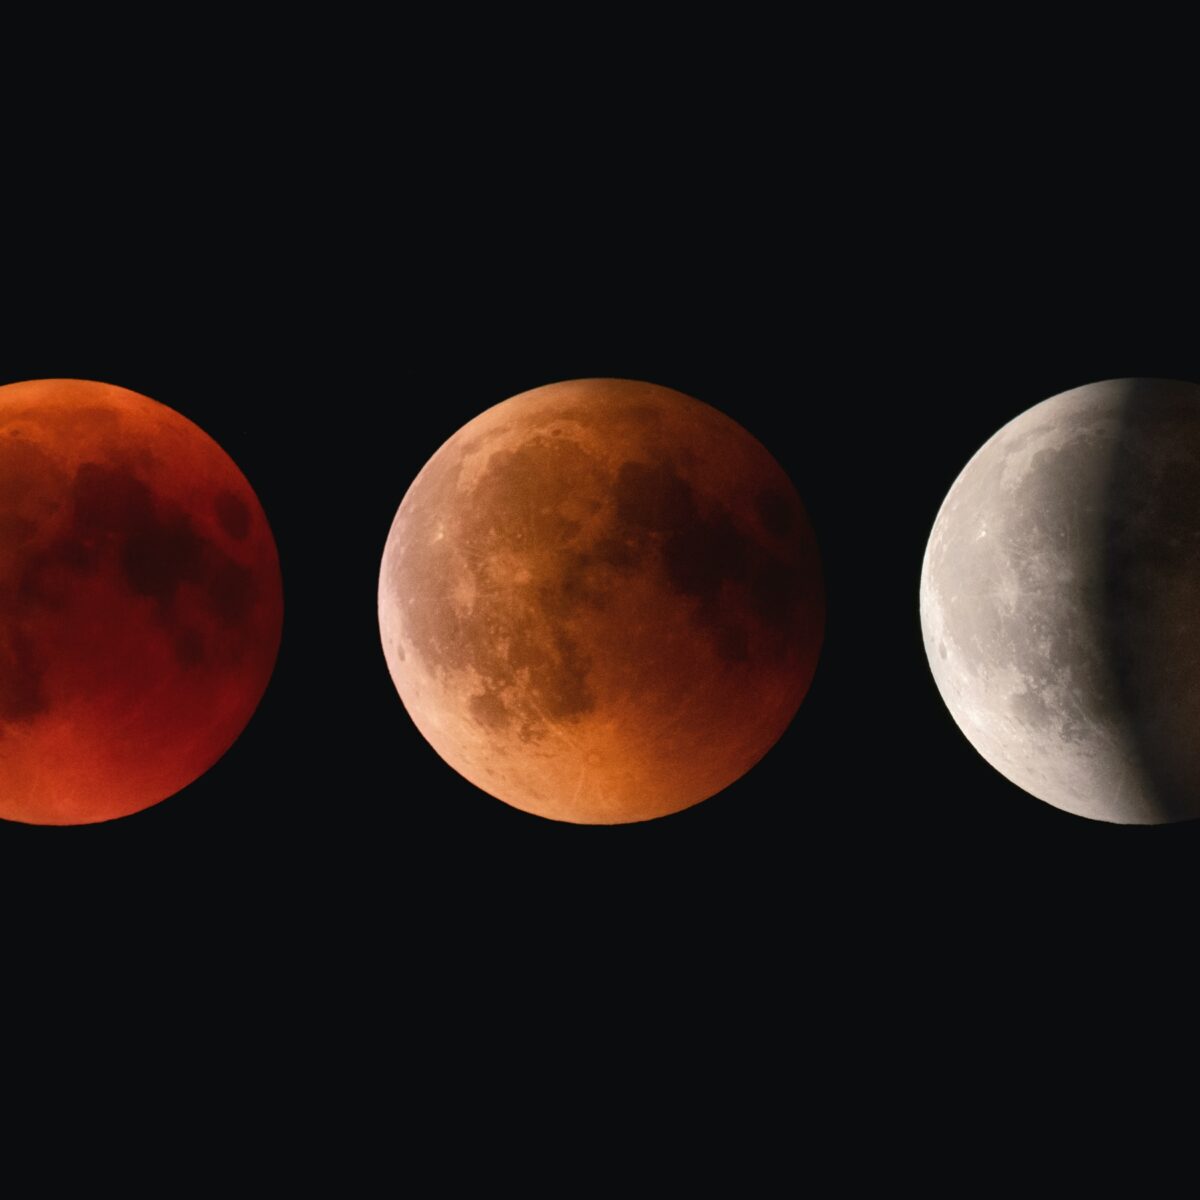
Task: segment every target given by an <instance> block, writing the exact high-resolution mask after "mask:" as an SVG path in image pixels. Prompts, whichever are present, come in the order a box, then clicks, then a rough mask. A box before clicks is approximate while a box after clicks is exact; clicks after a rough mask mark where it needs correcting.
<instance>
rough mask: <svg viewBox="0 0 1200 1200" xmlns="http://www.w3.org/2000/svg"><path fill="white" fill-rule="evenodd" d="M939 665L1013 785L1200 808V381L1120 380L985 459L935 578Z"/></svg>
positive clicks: (958, 511) (1038, 419) (1078, 807)
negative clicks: (1197, 383) (1199, 385)
mask: <svg viewBox="0 0 1200 1200" xmlns="http://www.w3.org/2000/svg"><path fill="white" fill-rule="evenodd" d="M921 627H922V631H923V634H924V639H925V650H926V653H927V655H928V657H929V663H930V666H931V667H932V669H933V675H934V678H935V679H936V681H937V685H938V688H939V689H940V691H941V694H942V697H943V699H944V700H945V702H946V704H947V706H948V707H949V709H950V712H951V713H952V714H953V716H954V719H955V720H956V721H957V722H958V724H959V726H960V727H961V729H962V731H963V732H964V733H965V734H966V736H967V737H968V738H969V739H970V741H971V743H972V745H974V746H975V748H976V749H977V750H978V751H979V752H980V754H982V755H983V757H984V758H985V759H987V761H988V762H990V763H991V764H992V765H993V766H994V767H995V768H996V769H997V770H998V771H1000V772H1001V773H1002V774H1004V775H1005V776H1007V777H1008V778H1009V779H1010V780H1012V782H1013V783H1015V784H1017V785H1018V786H1020V787H1022V788H1024V789H1025V790H1026V791H1028V792H1031V793H1032V794H1033V795H1034V796H1037V797H1039V798H1040V799H1042V800H1044V801H1046V802H1047V803H1048V804H1052V805H1055V806H1056V807H1058V808H1061V809H1065V810H1066V811H1067V812H1071V813H1077V814H1079V815H1080V816H1084V817H1090V818H1093V819H1096V820H1102V821H1113V822H1119V823H1123V824H1157V823H1162V822H1168V821H1179V820H1184V819H1187V818H1192V817H1196V816H1200V387H1197V386H1196V385H1195V384H1190V383H1177V382H1172V381H1167V380H1153V379H1149V380H1147V379H1117V380H1109V381H1107V382H1104V383H1095V384H1090V385H1089V386H1087V387H1081V388H1076V389H1074V390H1073V391H1069V392H1064V393H1063V394H1062V395H1059V396H1054V397H1053V398H1051V399H1049V400H1047V401H1045V402H1044V403H1042V404H1038V405H1036V406H1034V407H1033V408H1031V409H1029V411H1028V412H1025V413H1022V414H1021V415H1020V416H1019V417H1017V418H1016V419H1015V420H1014V421H1011V422H1010V423H1009V424H1008V425H1006V426H1005V427H1004V428H1003V429H1001V430H1000V432H999V433H997V434H996V435H995V436H994V437H993V438H992V439H991V440H990V441H988V442H987V443H986V444H985V445H984V446H983V448H982V449H981V450H980V451H979V452H978V453H977V454H976V455H975V456H974V458H972V459H971V461H970V462H969V463H968V464H967V466H966V468H965V469H964V471H963V472H962V474H961V475H960V476H959V478H958V480H957V481H956V482H955V484H954V486H953V487H952V488H951V490H950V493H949V495H948V496H947V497H946V500H945V503H944V504H943V505H942V508H941V511H940V512H939V513H938V516H937V520H936V523H935V524H934V527H933V533H932V535H931V537H930V539H929V545H928V547H927V549H926V553H925V562H924V569H923V571H922V575H921Z"/></svg>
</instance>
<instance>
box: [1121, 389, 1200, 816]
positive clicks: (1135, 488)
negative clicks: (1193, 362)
mask: <svg viewBox="0 0 1200 1200" xmlns="http://www.w3.org/2000/svg"><path fill="white" fill-rule="evenodd" d="M1119 427H1120V432H1119V434H1118V436H1117V439H1116V442H1115V445H1114V450H1113V454H1112V458H1111V462H1110V475H1109V480H1108V485H1107V487H1106V489H1105V491H1104V513H1103V539H1104V540H1103V545H1104V557H1103V572H1102V578H1103V586H1102V589H1101V617H1100V619H1101V622H1102V624H1101V628H1102V633H1103V638H1104V643H1105V645H1106V646H1107V649H1108V653H1107V656H1106V657H1107V661H1108V664H1109V666H1110V668H1111V672H1112V681H1113V686H1114V689H1115V694H1116V700H1117V704H1118V706H1119V709H1120V712H1121V720H1122V722H1123V725H1124V728H1125V729H1126V730H1127V731H1128V733H1129V735H1130V738H1131V740H1132V743H1133V745H1134V747H1135V748H1136V760H1137V761H1136V767H1137V769H1138V771H1139V772H1140V775H1141V781H1142V787H1143V790H1144V792H1145V794H1146V796H1147V798H1150V799H1152V800H1153V802H1154V803H1155V805H1156V806H1157V812H1156V819H1157V820H1158V821H1160V822H1168V821H1171V822H1173V821H1182V820H1190V819H1194V818H1196V817H1197V816H1200V387H1197V386H1196V385H1195V384H1190V383H1181V382H1174V381H1170V380H1157V379H1138V380H1128V381H1126V382H1125V391H1124V394H1123V395H1122V399H1121V406H1120V417H1119Z"/></svg>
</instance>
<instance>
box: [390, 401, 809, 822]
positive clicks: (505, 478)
mask: <svg viewBox="0 0 1200 1200" xmlns="http://www.w3.org/2000/svg"><path fill="white" fill-rule="evenodd" d="M824 611H825V608H824V586H823V583H822V579H821V569H820V561H819V558H818V555H817V548H816V542H815V539H814V537H813V532H812V528H811V526H810V524H809V521H808V517H807V515H806V513H805V511H804V507H803V505H802V504H801V502H800V498H799V496H798V495H797V494H796V490H795V488H794V487H793V486H792V484H791V482H790V480H789V479H788V478H787V476H786V474H785V473H784V472H783V470H782V468H781V467H780V466H779V464H778V463H776V461H775V460H774V459H773V458H772V457H771V455H770V454H769V453H768V452H767V451H766V450H765V449H764V448H763V446H762V445H761V443H759V442H758V441H756V440H755V439H754V438H753V437H752V436H751V435H750V434H749V433H747V432H746V431H745V430H744V429H743V428H742V427H741V426H740V425H738V424H736V423H735V422H733V421H731V420H730V419H729V418H728V417H726V416H724V415H723V414H722V413H720V412H718V411H717V410H716V409H714V408H710V407H709V406H708V405H706V404H702V403H701V402H699V401H697V400H693V399H692V398H691V397H689V396H685V395H683V394H682V393H680V392H676V391H672V390H671V389H669V388H664V387H658V386H656V385H654V384H649V383H637V382H632V381H628V380H618V379H583V380H576V381H573V382H569V383H558V384H552V385H550V386H548V387H542V388H536V389H534V390H533V391H530V392H524V393H522V394H521V395H519V396H514V397H513V398H512V399H510V400H506V401H504V402H503V403H502V404H498V405H496V406H495V407H493V408H490V409H488V410H487V411H486V412H484V413H483V414H481V415H480V416H478V417H476V418H475V419H474V420H473V421H470V422H469V423H468V424H467V425H465V426H463V428H462V429H460V430H459V431H458V433H456V434H455V435H454V436H453V437H452V438H450V440H449V441H448V442H446V444H445V445H443V446H442V447H441V449H440V450H438V452H437V453H436V454H435V455H434V456H433V458H431V459H430V460H429V462H428V463H427V464H426V465H425V467H424V468H423V470H422V471H421V473H420V474H419V475H418V476H417V478H416V480H415V481H414V482H413V484H412V486H411V487H410V488H409V490H408V492H407V494H406V495H405V497H404V500H403V502H402V503H401V505H400V509H399V511H398V512H397V514H396V518H395V521H394V522H393V524H392V528H391V532H390V534H389V536H388V540H387V545H386V548H385V550H384V555H383V562H382V567H381V572H380V580H379V620H380V630H381V634H382V639H383V648H384V653H385V655H386V658H387V663H388V668H389V669H390V671H391V675H392V679H393V681H394V682H395V684H396V688H397V690H398V691H399V693H400V697H401V699H402V700H403V702H404V705H405V707H406V708H407V709H408V712H409V714H410V716H411V717H412V719H413V721H414V722H415V723H416V726H417V728H418V729H419V730H420V731H421V733H422V734H423V735H424V736H425V738H426V739H427V740H428V741H429V742H430V743H431V744H432V746H433V748H434V749H435V750H436V751H437V752H438V754H440V755H441V757H442V758H443V759H445V761H446V762H447V763H449V764H450V766H452V767H453V768H454V769H455V770H457V771H458V772H459V773H460V774H462V775H463V776H465V777H466V778H467V779H469V780H470V781H471V782H472V783H474V784H476V785H477V786H478V787H480V788H482V789H483V790H484V791H487V792H489V793H491V794H492V795H493V796H496V797H498V798H499V799H501V800H503V801H505V802H507V803H508V804H511V805H513V806H515V807H516V808H520V809H524V810H525V811H527V812H531V813H537V814H539V815H540V816H544V817H550V818H553V819H556V820H560V821H573V822H577V823H582V824H619V823H623V822H629V821H643V820H647V819H649V818H652V817H660V816H664V815H666V814H668V813H673V812H676V811H678V810H680V809H683V808H687V807H689V806H690V805H693V804H696V803H698V802H699V801H701V800H704V799H705V798H706V797H708V796H712V795H714V794H715V793H717V792H719V791H721V790H722V789H723V788H725V787H727V786H728V785H729V784H731V783H733V782H734V780H736V779H738V778H739V777H740V776H742V775H743V774H744V773H745V772H746V771H748V770H749V769H750V768H751V767H752V766H753V765H754V764H755V763H756V762H758V761H759V759H760V758H762V756H763V755H764V754H765V753H766V752H767V751H768V750H769V749H770V748H771V746H772V745H774V743H775V742H776V741H777V740H778V738H779V737H780V735H781V734H782V733H783V731H784V729H785V728H786V727H787V725H788V724H789V722H790V721H791V719H792V717H793V716H794V715H795V713H796V710H797V708H798V707H799V705H800V702H801V700H802V699H803V698H804V695H805V693H806V692H807V690H808V687H809V684H810V683H811V681H812V677H813V672H814V671H815V669H816V662H817V655H818V652H819V649H820V644H821V638H822V634H823V631H824Z"/></svg>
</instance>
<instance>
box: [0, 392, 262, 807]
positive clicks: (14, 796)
mask: <svg viewBox="0 0 1200 1200" xmlns="http://www.w3.org/2000/svg"><path fill="white" fill-rule="evenodd" d="M281 623H282V589H281V582H280V575H279V562H278V558H277V556H276V552H275V543H274V540H273V538H272V536H271V531H270V529H269V527H268V525H267V521H266V518H265V516H264V515H263V512H262V508H261V506H260V505H259V502H258V499H257V497H256V496H255V494H254V492H253V490H252V489H251V487H250V485H249V484H248V483H247V481H246V480H245V478H244V477H243V476H242V474H241V472H240V471H239V470H238V468H237V467H236V466H235V465H234V463H233V462H232V460H231V459H230V458H229V457H228V456H227V455H226V454H225V452H224V451H223V450H222V449H221V448H220V447H219V446H218V445H217V444H216V443H215V442H214V441H213V440H212V439H211V438H209V437H208V435H207V434H205V433H204V432H202V431H201V430H200V429H199V428H197V427H196V426H195V425H194V424H192V423H191V422H190V421H188V420H187V419H186V418H184V417H182V416H181V415H180V414H178V413H176V412H174V411H172V410H171V409H169V408H167V407H165V406H164V405H162V404H158V403H156V402H155V401H153V400H150V399H148V398H147V397H145V396H141V395H138V394H137V393H135V392H131V391H127V390H126V389H124V388H119V387H114V386H110V385H107V384H102V383H94V382H89V381H84V380H61V379H48V380H37V381H32V382H26V383H14V384H9V385H7V386H4V387H0V817H3V818H4V819H7V820H14V821H22V822H26V823H32V824H79V823H90V822H96V821H104V820H108V819H111V818H114V817H119V816H125V815H127V814H130V813H133V812H136V811H138V810H140V809H144V808H146V807H148V806H150V805H152V804H155V803H157V802H158V801H161V800H163V799H165V798H166V797H167V796H170V795H173V794H174V793H175V792H177V791H179V790H180V789H181V788H183V787H184V786H186V785H187V784H189V783H191V782H192V781H193V780H194V779H196V778H197V777H198V776H200V775H201V774H203V773H204V772H205V771H206V770H207V769H208V768H209V767H210V766H212V764H213V763H214V762H216V761H217V759H218V758H220V756H221V755H222V754H223V753H224V752H225V751H226V750H227V749H228V747H229V746H230V745H231V744H232V742H233V741H234V740H235V739H236V737H237V736H238V734H239V733H240V732H241V730H242V728H243V727H244V726H245V724H246V722H247V721H248V720H249V718H250V716H251V715H252V713H253V712H254V710H255V708H256V707H257V705H258V702H259V699H260V698H261V696H262V693H263V691H264V689H265V687H266V685H267V681H268V679H269V677H270V674H271V671H272V668H273V666H274V661H275V655H276V652H277V650H278V646H279V637H280V629H281Z"/></svg>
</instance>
